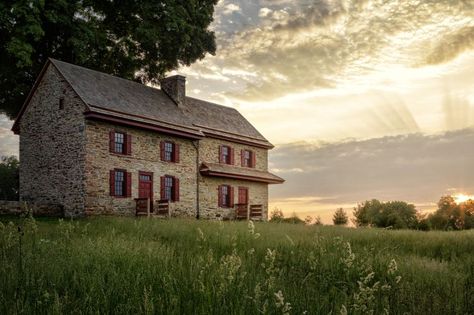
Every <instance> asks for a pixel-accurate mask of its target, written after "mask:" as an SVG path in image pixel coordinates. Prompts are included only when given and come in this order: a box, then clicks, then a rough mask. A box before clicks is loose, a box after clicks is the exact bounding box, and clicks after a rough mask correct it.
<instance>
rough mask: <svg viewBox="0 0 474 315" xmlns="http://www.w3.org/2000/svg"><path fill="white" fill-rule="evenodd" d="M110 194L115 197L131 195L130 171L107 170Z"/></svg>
mask: <svg viewBox="0 0 474 315" xmlns="http://www.w3.org/2000/svg"><path fill="white" fill-rule="evenodd" d="M109 185H110V195H111V196H115V197H131V196H132V173H129V172H127V171H126V170H122V169H115V170H111V171H110V172H109Z"/></svg>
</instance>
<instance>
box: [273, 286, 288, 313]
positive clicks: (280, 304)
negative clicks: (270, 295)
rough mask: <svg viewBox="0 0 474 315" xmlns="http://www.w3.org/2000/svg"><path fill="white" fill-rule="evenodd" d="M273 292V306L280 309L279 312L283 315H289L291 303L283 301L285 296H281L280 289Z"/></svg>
mask: <svg viewBox="0 0 474 315" xmlns="http://www.w3.org/2000/svg"><path fill="white" fill-rule="evenodd" d="M274 294H275V299H276V301H275V306H276V307H277V308H278V309H281V313H282V314H283V315H289V314H290V310H291V304H290V303H288V302H286V303H285V298H284V297H283V293H282V292H281V290H279V291H278V292H277V293H274Z"/></svg>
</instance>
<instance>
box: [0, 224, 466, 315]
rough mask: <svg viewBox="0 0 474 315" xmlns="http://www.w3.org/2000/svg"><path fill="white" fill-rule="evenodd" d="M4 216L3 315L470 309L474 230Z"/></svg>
mask: <svg viewBox="0 0 474 315" xmlns="http://www.w3.org/2000/svg"><path fill="white" fill-rule="evenodd" d="M2 220H3V224H2V225H1V226H0V251H1V262H0V266H1V267H0V268H1V269H0V282H1V285H0V314H20V313H23V314H31V313H36V314H41V313H48V314H61V313H63V314H92V313H94V314H134V313H135V314H137V313H140V314H141V313H146V314H153V313H166V314H259V313H268V314H346V313H347V314H370V313H373V314H384V313H390V314H474V231H462V232H416V231H389V230H378V229H349V228H338V227H332V226H327V227H326V226H323V227H317V226H303V225H292V224H271V223H255V225H254V226H252V225H248V224H247V222H209V221H195V220H147V219H141V220H135V219H132V218H97V219H88V220H81V221H74V222H70V221H58V220H41V221H34V220H31V219H21V220H18V219H17V220H15V221H14V223H8V220H6V219H2ZM18 225H22V226H23V229H22V232H21V233H19V232H18V228H17V226H18ZM22 233H24V235H23V236H22V235H21V234H22ZM20 243H21V244H20Z"/></svg>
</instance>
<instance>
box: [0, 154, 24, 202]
mask: <svg viewBox="0 0 474 315" xmlns="http://www.w3.org/2000/svg"><path fill="white" fill-rule="evenodd" d="M19 164H20V163H19V162H18V159H17V158H16V157H15V156H9V157H7V156H2V158H1V160H0V178H1V180H0V199H2V200H18V191H19V186H20V184H19Z"/></svg>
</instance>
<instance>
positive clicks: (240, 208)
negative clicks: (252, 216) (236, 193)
mask: <svg viewBox="0 0 474 315" xmlns="http://www.w3.org/2000/svg"><path fill="white" fill-rule="evenodd" d="M248 209H249V207H248V204H246V203H238V204H236V205H235V219H236V220H248V218H249V213H248Z"/></svg>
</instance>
